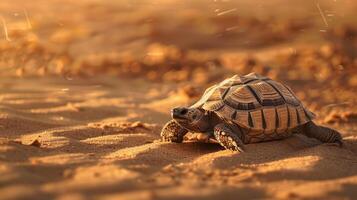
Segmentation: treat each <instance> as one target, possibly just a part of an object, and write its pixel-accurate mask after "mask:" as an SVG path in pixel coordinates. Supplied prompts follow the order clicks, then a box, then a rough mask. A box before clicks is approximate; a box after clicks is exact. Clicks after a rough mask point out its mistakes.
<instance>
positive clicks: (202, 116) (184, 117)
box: [171, 107, 210, 132]
mask: <svg viewBox="0 0 357 200" xmlns="http://www.w3.org/2000/svg"><path fill="white" fill-rule="evenodd" d="M171 116H172V119H174V120H175V121H176V122H177V123H178V124H180V125H181V126H182V127H183V128H186V129H187V130H189V131H193V132H206V131H207V130H208V129H209V127H210V124H209V122H210V120H209V115H208V114H207V113H206V112H205V111H204V110H202V109H200V108H187V107H177V108H174V109H172V111H171Z"/></svg>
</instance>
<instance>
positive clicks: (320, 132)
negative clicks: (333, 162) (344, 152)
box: [302, 121, 343, 146]
mask: <svg viewBox="0 0 357 200" xmlns="http://www.w3.org/2000/svg"><path fill="white" fill-rule="evenodd" d="M302 133H303V134H305V135H306V136H308V137H312V138H316V139H318V140H320V141H321V142H324V143H337V144H339V145H340V146H342V145H343V142H342V137H341V134H340V133H339V132H337V131H336V130H333V129H331V128H327V127H324V126H318V125H316V124H315V123H314V122H312V121H311V122H308V123H306V124H305V125H304V126H303V127H302Z"/></svg>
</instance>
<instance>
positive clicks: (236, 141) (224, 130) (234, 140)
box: [214, 123, 244, 152]
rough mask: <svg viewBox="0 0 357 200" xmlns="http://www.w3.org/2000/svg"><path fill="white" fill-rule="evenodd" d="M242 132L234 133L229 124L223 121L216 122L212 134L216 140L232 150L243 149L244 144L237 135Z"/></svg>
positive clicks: (241, 150)
mask: <svg viewBox="0 0 357 200" xmlns="http://www.w3.org/2000/svg"><path fill="white" fill-rule="evenodd" d="M241 134H242V133H234V132H233V131H232V129H231V128H230V126H229V125H228V124H225V123H221V124H218V125H216V126H215V127H214V136H215V138H216V140H217V141H218V142H219V144H220V145H222V146H223V147H224V148H226V149H230V150H233V151H240V152H243V151H244V145H243V142H242V140H241V138H240V137H239V136H238V135H241Z"/></svg>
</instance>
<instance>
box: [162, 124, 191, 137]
mask: <svg viewBox="0 0 357 200" xmlns="http://www.w3.org/2000/svg"><path fill="white" fill-rule="evenodd" d="M187 132H188V131H187V130H186V129H184V128H182V127H181V126H180V125H179V124H177V123H176V122H175V121H174V120H170V121H169V122H167V123H166V124H165V126H164V128H162V131H161V137H162V139H163V141H169V142H176V143H181V142H182V141H183V136H185V135H186V133H187Z"/></svg>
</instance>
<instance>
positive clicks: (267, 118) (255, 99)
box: [192, 73, 314, 133]
mask: <svg viewBox="0 0 357 200" xmlns="http://www.w3.org/2000/svg"><path fill="white" fill-rule="evenodd" d="M192 107H201V108H203V109H205V110H209V111H214V112H215V113H216V114H218V116H220V117H221V118H223V119H225V120H228V121H232V122H234V123H236V124H238V125H240V126H241V127H244V128H247V129H250V130H254V132H264V133H275V132H276V133H282V132H285V131H287V130H290V129H292V128H295V127H296V126H298V125H301V124H304V123H307V122H308V121H310V120H312V119H313V118H314V114H313V113H312V112H310V111H309V110H307V109H305V108H304V106H303V105H302V104H301V102H300V101H299V100H298V99H297V98H296V96H295V95H294V93H293V92H292V91H291V89H290V88H289V87H288V86H286V85H283V84H281V83H279V82H276V81H273V80H271V79H269V78H267V77H263V76H260V75H258V74H255V73H251V74H248V75H245V76H238V75H235V76H233V77H232V78H228V79H226V80H224V81H222V82H221V83H219V84H216V85H213V86H212V87H210V88H208V89H207V90H206V91H205V93H204V95H203V96H202V98H201V99H200V100H199V101H198V102H197V103H195V104H194V105H193V106H192Z"/></svg>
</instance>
